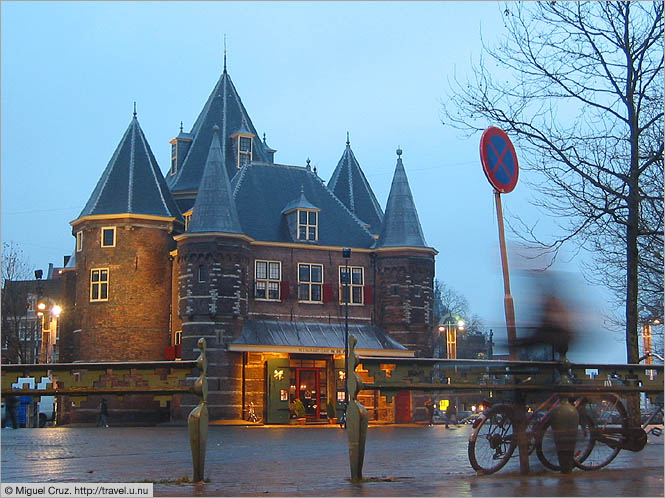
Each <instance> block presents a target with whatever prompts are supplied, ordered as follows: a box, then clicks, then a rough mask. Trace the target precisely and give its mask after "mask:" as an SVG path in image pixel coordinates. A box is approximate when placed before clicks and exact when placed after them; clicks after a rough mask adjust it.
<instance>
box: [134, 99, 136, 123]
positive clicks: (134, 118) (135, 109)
mask: <svg viewBox="0 0 665 498" xmlns="http://www.w3.org/2000/svg"><path fill="white" fill-rule="evenodd" d="M134 119H136V101H134Z"/></svg>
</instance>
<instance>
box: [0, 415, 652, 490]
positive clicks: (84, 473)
mask: <svg viewBox="0 0 665 498" xmlns="http://www.w3.org/2000/svg"><path fill="white" fill-rule="evenodd" d="M469 432H470V426H460V427H459V428H457V429H450V430H447V429H445V428H444V427H443V426H434V427H425V426H407V427H404V426H387V427H370V429H369V433H368V436H367V451H366V454H365V466H364V471H363V474H364V476H365V477H366V478H370V479H371V480H370V481H369V482H363V483H360V484H352V483H351V482H349V480H348V477H349V475H350V471H349V461H348V449H347V443H346V434H345V433H344V432H343V431H342V430H341V429H339V428H334V427H270V428H268V427H241V426H237V427H228V426H211V427H210V430H209V440H208V452H207V460H206V471H205V475H206V476H207V477H208V478H209V479H210V482H208V483H206V484H203V485H194V484H189V483H178V482H177V481H178V479H180V478H182V477H185V476H191V475H192V469H191V453H190V449H189V440H188V435H187V429H186V428H185V427H149V428H138V427H133V428H122V427H118V428H113V427H112V428H109V429H102V428H94V427H77V428H68V427H58V428H45V429H21V430H12V429H4V430H2V439H1V445H2V468H1V470H2V474H1V475H0V478H1V479H2V481H3V482H154V483H155V487H154V491H155V496H247V495H249V496H270V495H276V496H663V443H662V436H661V437H660V438H653V437H650V443H649V444H647V447H646V448H645V449H644V450H642V451H641V452H639V453H632V452H630V451H621V452H620V453H619V456H618V457H617V458H616V460H614V462H612V463H611V464H610V465H609V466H608V467H606V468H605V469H602V470H599V471H595V472H582V471H577V470H576V471H574V472H573V473H572V474H568V475H563V474H560V473H555V472H549V471H546V470H545V469H544V468H543V467H542V466H541V465H540V463H539V462H538V461H537V459H536V458H535V456H532V458H531V461H530V462H531V470H532V474H531V475H529V476H521V475H520V474H519V463H518V461H517V458H516V457H515V458H513V459H512V460H511V461H510V462H509V464H508V465H507V466H506V468H504V469H503V470H502V471H500V472H499V473H497V474H494V475H491V476H477V475H476V474H475V472H474V471H473V469H472V468H471V466H470V464H469V461H468V458H467V444H466V443H467V438H468V435H469Z"/></svg>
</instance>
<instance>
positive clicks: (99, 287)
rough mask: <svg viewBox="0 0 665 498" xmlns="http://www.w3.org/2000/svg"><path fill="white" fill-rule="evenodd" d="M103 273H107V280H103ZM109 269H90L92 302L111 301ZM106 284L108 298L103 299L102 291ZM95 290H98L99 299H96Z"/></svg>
mask: <svg viewBox="0 0 665 498" xmlns="http://www.w3.org/2000/svg"><path fill="white" fill-rule="evenodd" d="M103 272H106V280H102V277H103ZM95 273H97V274H98V275H99V276H98V280H97V281H95V280H94V278H95ZM109 281H110V276H109V269H108V268H91V269H90V302H102V301H108V300H109V287H110V286H109ZM104 284H106V297H101V295H102V289H103V288H104V287H103V286H104ZM95 288H97V297H95Z"/></svg>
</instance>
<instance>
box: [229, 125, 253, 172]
mask: <svg viewBox="0 0 665 498" xmlns="http://www.w3.org/2000/svg"><path fill="white" fill-rule="evenodd" d="M231 140H232V141H233V142H232V143H233V147H234V149H235V150H236V152H237V154H238V156H237V158H236V159H237V163H236V166H237V167H238V169H240V168H242V167H243V166H247V165H248V164H249V163H250V162H251V160H252V154H253V149H254V142H253V141H254V135H253V134H252V133H243V132H238V133H234V134H233V135H231Z"/></svg>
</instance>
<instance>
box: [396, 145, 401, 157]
mask: <svg viewBox="0 0 665 498" xmlns="http://www.w3.org/2000/svg"><path fill="white" fill-rule="evenodd" d="M397 157H398V159H402V149H401V147H400V146H399V145H398V146H397Z"/></svg>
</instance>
